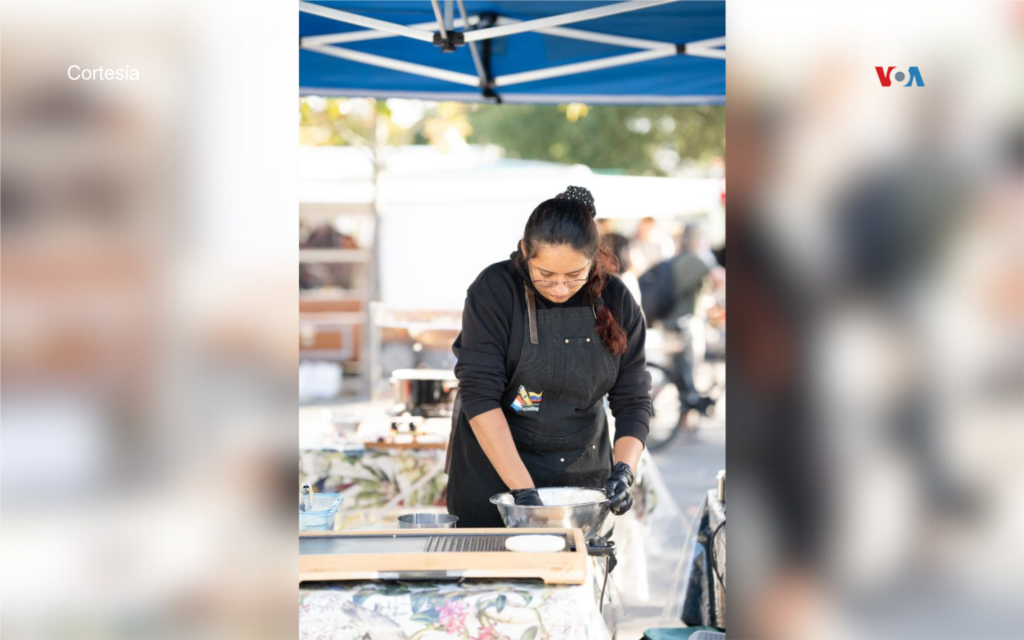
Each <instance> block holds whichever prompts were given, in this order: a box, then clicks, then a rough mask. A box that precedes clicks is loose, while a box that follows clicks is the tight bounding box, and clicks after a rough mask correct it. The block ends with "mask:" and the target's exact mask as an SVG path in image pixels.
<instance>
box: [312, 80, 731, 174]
mask: <svg viewBox="0 0 1024 640" xmlns="http://www.w3.org/2000/svg"><path fill="white" fill-rule="evenodd" d="M299 123H300V124H299V131H300V143H301V144H313V145H366V146H371V147H373V146H375V145H376V146H380V145H387V146H392V145H407V144H433V145H436V146H441V147H446V146H449V145H451V144H452V143H453V142H461V141H462V140H465V141H466V142H469V143H477V144H494V145H497V146H499V147H501V148H502V149H504V151H505V154H506V155H507V156H508V157H512V158H523V159H530V160H546V161H549V162H558V163H563V164H584V165H587V166H588V167H590V168H592V169H594V170H595V171H607V172H615V173H625V174H629V175H671V174H673V173H677V172H679V171H680V170H681V169H684V168H686V167H687V165H691V164H697V165H706V164H708V163H710V162H711V161H712V160H713V159H715V158H721V157H723V156H724V155H725V108H724V107H653V106H652V107H626V106H596V107H594V106H587V105H584V104H579V103H572V104H565V105H493V104H486V105H478V104H474V105H469V104H462V103H455V102H441V103H436V102H424V101H418V100H386V101H382V100H373V99H348V98H318V97H308V98H303V99H301V100H300V102H299Z"/></svg>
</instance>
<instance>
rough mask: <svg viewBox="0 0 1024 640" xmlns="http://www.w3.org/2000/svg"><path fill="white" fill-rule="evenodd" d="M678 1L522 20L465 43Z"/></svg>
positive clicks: (621, 4) (474, 34)
mask: <svg viewBox="0 0 1024 640" xmlns="http://www.w3.org/2000/svg"><path fill="white" fill-rule="evenodd" d="M680 1H681V0H651V1H650V2H639V1H637V0H631V1H629V2H618V3H616V4H609V5H606V6H603V7H594V8H592V9H584V10H582V11H572V12H570V13H563V14H560V15H557V16H548V17H547V18H537V19H536V20H524V21H522V22H517V23H514V24H505V25H501V26H495V27H488V28H487V29H480V30H479V31H473V32H471V33H467V34H466V42H476V41H478V40H488V39H491V38H500V37H503V36H511V35H515V34H517V33H526V32H528V31H536V30H538V29H542V28H547V27H560V26H562V25H565V24H572V23H574V22H584V21H586V20H594V19H597V18H604V17H606V16H614V15H618V14H620V13H628V12H630V11H639V10H641V9H649V8H651V7H656V6H659V5H663V4H670V3H673V2H680Z"/></svg>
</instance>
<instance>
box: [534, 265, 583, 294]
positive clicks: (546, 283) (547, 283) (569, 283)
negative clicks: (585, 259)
mask: <svg viewBox="0 0 1024 640" xmlns="http://www.w3.org/2000/svg"><path fill="white" fill-rule="evenodd" d="M530 268H531V269H534V268H536V267H534V266H533V265H532V264H531V265H530ZM586 270H587V271H588V272H589V271H590V264H589V263H588V264H587V266H586ZM530 277H531V278H533V274H530ZM587 280H588V278H576V279H575V280H537V279H536V278H534V280H533V284H535V285H537V286H538V287H541V288H544V289H550V288H552V287H557V286H558V285H560V284H564V285H565V286H566V287H569V288H570V289H572V288H573V287H576V286H579V285H582V284H583V283H585V282H586V281H587Z"/></svg>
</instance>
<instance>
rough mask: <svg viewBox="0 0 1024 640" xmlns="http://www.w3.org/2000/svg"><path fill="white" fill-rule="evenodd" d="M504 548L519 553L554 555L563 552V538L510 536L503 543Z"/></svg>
mask: <svg viewBox="0 0 1024 640" xmlns="http://www.w3.org/2000/svg"><path fill="white" fill-rule="evenodd" d="M505 548H506V549H508V550H509V551H518V552H520V553H554V552H556V551H564V550H565V538H562V537H560V536H545V535H526V536H512V537H511V538H509V539H508V540H506V541H505Z"/></svg>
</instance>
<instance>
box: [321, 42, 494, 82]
mask: <svg viewBox="0 0 1024 640" xmlns="http://www.w3.org/2000/svg"><path fill="white" fill-rule="evenodd" d="M302 48H303V49H305V50H307V51H315V52H317V53H322V54H324V55H327V56H334V57H335V58H341V59H342V60H351V61H352V62H361V63H363V64H368V65H371V66H374V67H381V68H383V69H391V70H392V71H402V72H404V73H411V74H413V75H417V76H424V77H426V78H434V79H435V80H444V81H447V82H454V83H455V84H463V85H466V86H470V87H478V86H479V84H480V81H479V79H478V78H477V77H476V76H471V75H469V74H468V73H459V72H458V71H448V70H446V69H437V68H435V67H428V66H426V65H422V64H416V63H415V62H406V61H404V60H395V59H394V58H386V57H384V56H378V55H374V54H372V53H365V52H363V51H353V50H352V49H343V48H341V47H329V46H326V45H304V46H303V47H302Z"/></svg>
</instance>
